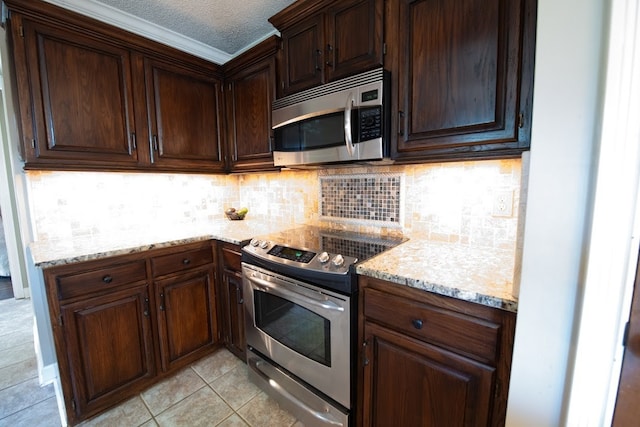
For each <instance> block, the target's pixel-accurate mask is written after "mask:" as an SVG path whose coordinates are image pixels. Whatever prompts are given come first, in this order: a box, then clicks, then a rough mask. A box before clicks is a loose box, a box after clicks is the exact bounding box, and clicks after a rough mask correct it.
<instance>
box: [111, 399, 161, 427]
mask: <svg viewBox="0 0 640 427" xmlns="http://www.w3.org/2000/svg"><path fill="white" fill-rule="evenodd" d="M138 397H139V398H140V401H141V402H142V405H143V406H144V407H145V408H147V412H148V413H149V416H150V417H151V418H150V419H151V420H153V422H154V423H156V424H158V422H157V421H156V419H155V417H154V416H153V412H151V408H150V407H149V405H148V404H147V402H146V401H145V400H144V397H142V393H140V394H138ZM123 403H124V402H123ZM120 405H122V403H120V404H119V405H118V406H120ZM148 422H149V419H148V420H145V421H144V422H143V423H141V424H139V425H138V427H140V426H142V425H144V424H146V423H148Z"/></svg>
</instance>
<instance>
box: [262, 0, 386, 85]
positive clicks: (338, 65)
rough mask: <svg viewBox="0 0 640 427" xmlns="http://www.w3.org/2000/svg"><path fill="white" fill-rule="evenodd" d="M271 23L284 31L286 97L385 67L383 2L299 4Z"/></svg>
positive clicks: (353, 0) (345, 0) (354, 0)
mask: <svg viewBox="0 0 640 427" xmlns="http://www.w3.org/2000/svg"><path fill="white" fill-rule="evenodd" d="M269 21H270V22H271V23H272V24H274V26H275V27H276V28H278V29H279V30H280V32H281V33H282V44H283V61H282V64H281V65H280V67H281V70H282V71H281V78H282V94H281V95H290V94H292V93H295V92H299V91H301V90H304V89H308V88H311V87H313V86H317V85H319V84H322V83H327V82H330V81H333V80H336V79H340V78H343V77H347V76H350V75H353V74H357V73H360V72H363V71H367V70H369V69H372V68H375V67H377V66H380V65H382V63H383V27H384V1H383V0H342V1H320V2H319V1H317V0H306V1H297V2H295V3H293V4H292V5H291V6H289V7H288V8H286V9H284V10H283V11H281V12H279V13H278V14H276V15H274V16H272V17H271V18H270V19H269Z"/></svg>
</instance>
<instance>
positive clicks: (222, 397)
mask: <svg viewBox="0 0 640 427" xmlns="http://www.w3.org/2000/svg"><path fill="white" fill-rule="evenodd" d="M229 372H231V371H229ZM221 377H222V376H220V377H218V378H221ZM207 386H208V387H209V388H210V389H211V390H212V391H213V392H214V393H215V394H216V396H218V397H219V398H220V399H222V401H223V402H224V403H225V404H226V405H227V406H228V407H229V408H231V410H232V411H233V412H234V413H237V412H238V411H239V410H240V408H242V407H243V406H244V405H246V404H247V403H248V402H249V401H251V400H252V399H253V398H254V397H256V396H257V395H258V394H260V393H259V392H258V393H256V394H255V395H254V396H252V397H251V399H249V400H248V401H247V402H245V403H243V404H242V405H240V408H238V409H235V408H234V407H233V406H231V402H229V401H227V399H225V398H224V396H222V394H221V393H219V392H218V391H217V390H216V389H215V388H213V386H212V385H211V383H207ZM238 416H239V414H238ZM227 418H228V417H227Z"/></svg>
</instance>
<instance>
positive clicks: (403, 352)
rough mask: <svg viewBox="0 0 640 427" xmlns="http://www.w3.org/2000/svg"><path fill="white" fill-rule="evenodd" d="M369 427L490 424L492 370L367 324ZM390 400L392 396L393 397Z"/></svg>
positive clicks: (367, 421) (460, 426) (367, 417)
mask: <svg viewBox="0 0 640 427" xmlns="http://www.w3.org/2000/svg"><path fill="white" fill-rule="evenodd" d="M365 340H366V342H367V345H371V347H372V348H371V354H375V356H374V357H372V358H371V359H370V360H371V363H370V364H369V365H368V366H367V367H366V370H367V371H368V372H366V373H365V375H367V373H368V375H369V377H368V378H366V379H365V381H366V382H367V383H368V384H370V385H372V388H371V389H370V391H371V399H372V400H371V402H367V403H368V404H369V405H370V406H369V408H370V412H368V413H366V414H365V418H364V420H365V422H364V425H367V426H380V427H386V426H392V425H398V426H425V427H440V426H448V427H455V426H459V427H464V426H487V425H488V420H489V408H490V406H489V402H490V396H491V388H492V385H493V376H494V369H493V368H491V367H490V366H486V365H482V364H479V363H475V362H473V361H471V360H468V359H465V358H463V357H459V356H456V355H454V354H450V353H447V352H443V351H441V350H439V349H438V348H436V347H431V346H429V345H426V344H423V343H420V342H417V341H413V340H411V339H406V338H404V337H402V336H401V335H398V334H395V333H393V332H391V331H388V330H385V329H384V328H379V327H378V326H376V325H374V324H369V323H366V324H365ZM390 396H393V397H391V398H390Z"/></svg>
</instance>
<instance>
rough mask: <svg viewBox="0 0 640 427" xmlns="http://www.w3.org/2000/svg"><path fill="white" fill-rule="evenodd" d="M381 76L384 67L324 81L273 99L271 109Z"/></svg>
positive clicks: (375, 80) (367, 81)
mask: <svg viewBox="0 0 640 427" xmlns="http://www.w3.org/2000/svg"><path fill="white" fill-rule="evenodd" d="M383 77H384V69H383V68H376V69H375V70H371V71H367V72H365V73H360V74H356V75H354V76H351V77H346V78H344V79H340V80H336V81H335V82H331V83H326V84H323V85H320V86H316V87H314V88H311V89H307V90H304V91H302V92H298V93H294V94H293V95H289V96H285V97H284V98H280V99H276V100H275V101H273V109H274V110H278V109H280V108H284V107H288V106H289V105H293V104H297V103H299V102H303V101H307V100H309V99H313V98H317V97H319V96H323V95H328V94H330V93H335V92H339V91H341V90H346V89H351V88H355V87H358V86H361V85H364V84H368V83H375V82H379V81H381V80H383Z"/></svg>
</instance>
